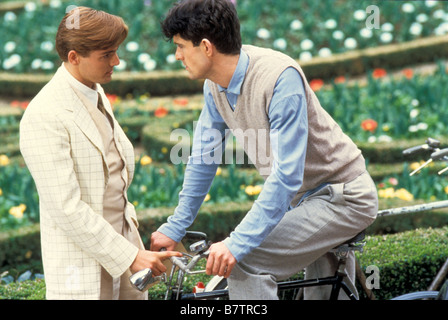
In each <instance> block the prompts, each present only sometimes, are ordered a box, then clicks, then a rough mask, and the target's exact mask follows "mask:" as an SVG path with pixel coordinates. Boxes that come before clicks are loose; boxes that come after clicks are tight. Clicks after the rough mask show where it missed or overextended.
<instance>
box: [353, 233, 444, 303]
mask: <svg viewBox="0 0 448 320" xmlns="http://www.w3.org/2000/svg"><path fill="white" fill-rule="evenodd" d="M358 258H359V261H360V265H361V266H362V269H363V270H364V272H365V270H366V268H367V267H368V266H376V267H378V269H379V276H380V281H379V284H380V288H379V289H374V290H373V293H374V294H375V296H376V298H378V299H381V300H382V299H390V298H392V297H395V296H398V295H401V294H404V293H409V292H413V291H421V290H427V289H428V287H429V285H430V284H431V282H432V281H433V280H434V278H435V276H436V275H437V273H438V271H439V270H440V268H441V267H442V265H443V264H444V262H445V261H446V259H447V258H448V227H446V226H445V227H443V228H439V229H431V228H430V229H416V230H412V231H407V232H403V233H398V234H393V235H384V236H370V237H367V244H366V250H365V252H364V253H363V254H360V255H359V256H358ZM446 279H448V277H447V278H446Z"/></svg>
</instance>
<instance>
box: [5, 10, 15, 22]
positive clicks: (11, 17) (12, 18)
mask: <svg viewBox="0 0 448 320" xmlns="http://www.w3.org/2000/svg"><path fill="white" fill-rule="evenodd" d="M16 20H17V16H16V14H15V13H14V12H12V11H8V12H6V13H5V21H6V22H13V21H16Z"/></svg>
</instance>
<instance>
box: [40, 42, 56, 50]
mask: <svg viewBox="0 0 448 320" xmlns="http://www.w3.org/2000/svg"><path fill="white" fill-rule="evenodd" d="M40 48H41V50H43V51H47V52H50V51H52V50H53V48H54V45H53V42H51V41H44V42H42V43H41V44H40Z"/></svg>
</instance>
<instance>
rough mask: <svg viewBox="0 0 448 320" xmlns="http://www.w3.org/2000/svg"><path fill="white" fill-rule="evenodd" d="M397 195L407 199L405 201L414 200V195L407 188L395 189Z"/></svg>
mask: <svg viewBox="0 0 448 320" xmlns="http://www.w3.org/2000/svg"><path fill="white" fill-rule="evenodd" d="M395 197H397V198H399V199H401V200H405V201H412V200H414V196H413V195H412V194H411V193H410V192H409V191H408V190H406V189H404V188H401V189H398V190H397V191H395Z"/></svg>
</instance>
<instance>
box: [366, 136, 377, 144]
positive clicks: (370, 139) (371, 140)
mask: <svg viewBox="0 0 448 320" xmlns="http://www.w3.org/2000/svg"><path fill="white" fill-rule="evenodd" d="M367 141H368V142H369V143H375V142H376V137H375V136H370V137H369V138H368V139H367Z"/></svg>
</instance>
